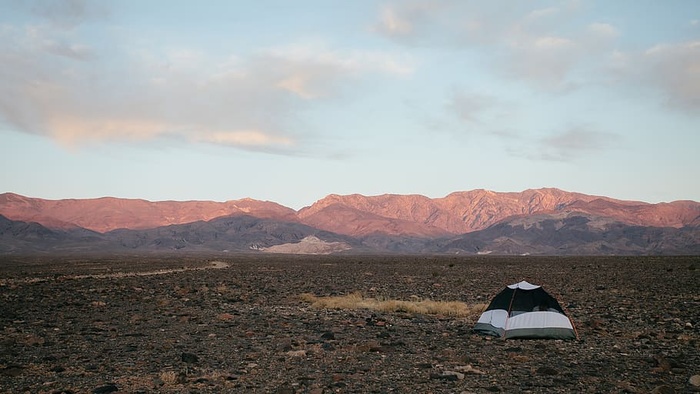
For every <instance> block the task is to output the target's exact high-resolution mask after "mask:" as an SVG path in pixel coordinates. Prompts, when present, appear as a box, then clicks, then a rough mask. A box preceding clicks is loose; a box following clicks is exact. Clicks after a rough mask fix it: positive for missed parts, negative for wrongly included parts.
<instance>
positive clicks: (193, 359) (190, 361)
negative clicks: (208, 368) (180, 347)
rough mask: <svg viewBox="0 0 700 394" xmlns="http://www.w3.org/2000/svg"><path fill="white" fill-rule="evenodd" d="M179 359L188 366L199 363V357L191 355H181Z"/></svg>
mask: <svg viewBox="0 0 700 394" xmlns="http://www.w3.org/2000/svg"><path fill="white" fill-rule="evenodd" d="M180 358H181V359H182V361H183V362H186V363H188V364H194V363H196V362H199V357H197V355H196V354H193V353H182V355H181V356H180Z"/></svg>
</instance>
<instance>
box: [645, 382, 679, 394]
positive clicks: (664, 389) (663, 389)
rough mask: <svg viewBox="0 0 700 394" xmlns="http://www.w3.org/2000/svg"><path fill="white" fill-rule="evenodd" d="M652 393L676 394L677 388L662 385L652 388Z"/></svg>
mask: <svg viewBox="0 0 700 394" xmlns="http://www.w3.org/2000/svg"><path fill="white" fill-rule="evenodd" d="M651 394H676V390H675V389H674V388H673V387H671V386H669V385H666V384H664V385H661V386H657V387H655V388H654V389H653V390H651Z"/></svg>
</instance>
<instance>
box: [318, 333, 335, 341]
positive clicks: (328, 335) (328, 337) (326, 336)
mask: <svg viewBox="0 0 700 394" xmlns="http://www.w3.org/2000/svg"><path fill="white" fill-rule="evenodd" d="M321 339H325V340H331V339H335V334H334V333H333V332H332V331H326V332H324V333H323V335H321Z"/></svg>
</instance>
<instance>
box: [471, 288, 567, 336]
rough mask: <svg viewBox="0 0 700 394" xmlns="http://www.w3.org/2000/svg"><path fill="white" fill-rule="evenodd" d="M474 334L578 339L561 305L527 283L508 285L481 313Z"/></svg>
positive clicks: (541, 290) (542, 290)
mask: <svg viewBox="0 0 700 394" xmlns="http://www.w3.org/2000/svg"><path fill="white" fill-rule="evenodd" d="M474 331H476V332H480V333H482V334H486V335H493V336H496V337H503V338H506V339H508V338H555V339H576V338H577V334H576V330H575V329H574V326H573V324H572V322H571V320H569V318H568V317H567V316H566V314H565V313H564V310H563V309H562V307H561V305H559V302H557V300H556V299H555V298H554V297H552V296H551V295H549V294H548V293H547V292H546V291H544V289H543V288H542V287H541V286H537V285H533V284H531V283H528V282H526V281H522V282H520V283H516V284H512V285H510V286H507V287H506V288H505V289H503V291H501V292H500V293H498V294H497V295H496V296H495V297H494V298H493V300H492V301H491V304H489V306H488V308H486V311H484V313H482V314H481V317H479V321H478V322H477V323H476V325H475V326H474Z"/></svg>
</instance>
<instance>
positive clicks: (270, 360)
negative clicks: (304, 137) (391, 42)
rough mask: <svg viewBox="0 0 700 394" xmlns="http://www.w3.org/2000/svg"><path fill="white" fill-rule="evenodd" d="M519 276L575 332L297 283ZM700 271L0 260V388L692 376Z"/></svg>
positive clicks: (157, 388) (666, 379)
mask: <svg viewBox="0 0 700 394" xmlns="http://www.w3.org/2000/svg"><path fill="white" fill-rule="evenodd" d="M137 273H140V274H138V275H137ZM521 280H527V281H529V282H531V283H535V284H541V285H543V286H544V288H545V289H546V290H547V291H549V292H550V293H551V294H553V295H555V296H556V297H557V298H558V299H559V301H560V302H561V304H562V305H563V306H565V307H566V309H567V312H568V314H569V315H570V317H571V318H572V319H573V321H574V323H575V324H576V327H577V330H578V333H579V336H580V340H578V341H552V340H507V341H506V340H501V339H492V338H489V337H483V336H480V335H476V334H474V333H472V331H471V328H472V326H473V324H474V322H475V321H476V319H477V318H478V314H477V315H474V316H470V317H459V318H457V317H449V316H434V315H413V314H409V313H406V312H377V311H370V310H349V309H344V310H325V309H316V308H314V307H312V306H311V305H310V304H309V303H308V302H306V301H304V300H303V299H302V297H301V295H302V294H304V293H312V294H314V295H316V296H332V295H344V294H350V293H353V292H361V293H362V295H364V296H365V297H376V298H380V299H399V300H415V299H430V300H436V301H462V302H465V303H467V304H470V305H473V304H484V303H488V302H489V301H490V298H491V297H492V296H493V295H495V294H496V293H497V292H499V291H500V290H501V289H502V288H503V287H504V286H506V285H508V284H511V283H515V282H519V281H521ZM699 283H700V257H497V256H479V257H444V256H443V257H426V256H420V257H415V256H409V257H406V256H403V257H401V256H384V257H382V256H343V257H331V256H315V257H314V256H312V257H304V256H285V255H279V256H259V255H241V256H233V257H232V256H185V257H183V256H179V257H178V256H172V257H168V256H160V257H156V256H129V257H114V256H113V257H99V256H98V257H94V258H90V259H86V258H79V257H75V258H71V257H27V258H19V257H12V258H9V257H5V258H2V257H0V392H2V393H22V392H28V393H83V392H88V393H89V392H93V393H108V392H117V391H119V392H125V393H126V392H129V393H134V392H143V393H150V392H183V393H191V392H196V393H219V392H246V393H315V394H320V393H388V392H397V393H406V392H416V393H486V392H504V393H510V392H530V393H555V392H561V393H568V392H583V393H609V392H629V393H648V392H651V391H652V390H657V392H676V393H682V392H692V391H700V388H698V387H696V386H693V385H692V384H691V383H689V379H690V378H691V377H692V376H694V375H699V374H700V342H699V340H700V291H698V284H699ZM699 379H700V377H699ZM662 390H666V391H662ZM671 390H672V391H671Z"/></svg>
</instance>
